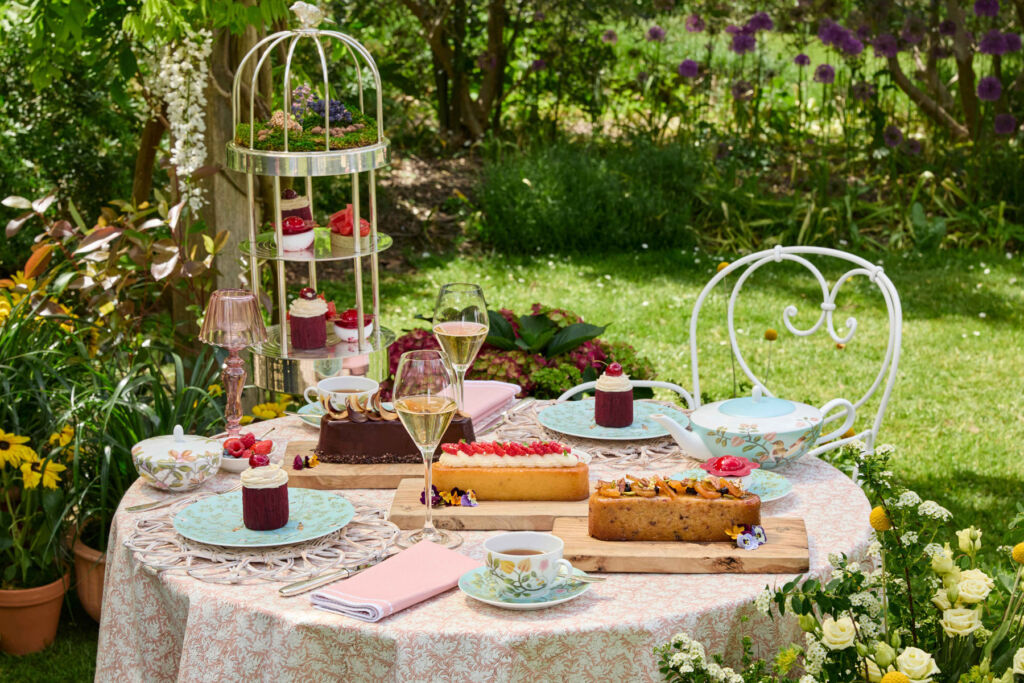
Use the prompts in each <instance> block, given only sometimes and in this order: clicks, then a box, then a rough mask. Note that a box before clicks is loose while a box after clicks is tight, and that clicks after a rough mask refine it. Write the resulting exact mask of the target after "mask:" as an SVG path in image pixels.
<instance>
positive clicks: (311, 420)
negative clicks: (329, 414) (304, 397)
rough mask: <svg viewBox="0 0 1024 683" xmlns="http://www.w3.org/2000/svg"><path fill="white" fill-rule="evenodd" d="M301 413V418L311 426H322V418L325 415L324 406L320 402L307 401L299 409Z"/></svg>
mask: <svg viewBox="0 0 1024 683" xmlns="http://www.w3.org/2000/svg"><path fill="white" fill-rule="evenodd" d="M297 412H298V413H299V419H300V420H302V421H303V422H305V423H306V424H308V425H309V426H310V427H316V428H317V429H319V428H320V418H321V417H323V415H324V413H325V412H326V411H325V410H324V407H323V406H322V405H320V404H319V403H307V404H306V405H304V406H302V407H301V408H299V409H298V411H297Z"/></svg>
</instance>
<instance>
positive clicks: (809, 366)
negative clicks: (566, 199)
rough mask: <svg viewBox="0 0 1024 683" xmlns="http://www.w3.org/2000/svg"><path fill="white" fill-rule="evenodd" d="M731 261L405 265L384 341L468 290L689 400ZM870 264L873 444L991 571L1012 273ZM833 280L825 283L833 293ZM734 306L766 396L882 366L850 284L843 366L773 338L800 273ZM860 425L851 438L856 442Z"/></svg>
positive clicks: (818, 351)
mask: <svg viewBox="0 0 1024 683" xmlns="http://www.w3.org/2000/svg"><path fill="white" fill-rule="evenodd" d="M731 258H733V256H732V255H709V254H705V253H703V252H693V251H689V250H688V251H686V252H681V251H678V250H675V251H662V252H648V251H641V252H639V253H624V254H618V255H612V256H588V257H586V258H582V257H570V256H564V255H553V254H552V255H549V254H539V255H537V256H536V257H533V258H523V257H505V256H495V255H479V254H478V255H459V256H456V255H453V254H444V255H417V256H416V257H415V258H414V262H415V263H416V266H417V267H416V270H415V272H413V273H411V274H402V275H395V274H386V275H384V277H383V281H382V291H381V294H382V300H383V302H384V303H383V310H384V314H383V318H384V320H383V322H384V323H385V324H386V325H389V326H391V327H392V328H393V329H407V328H409V327H412V326H414V325H416V324H417V322H418V321H416V320H414V319H413V316H414V315H415V314H417V313H424V314H429V312H430V308H431V306H432V305H433V297H434V296H435V295H436V292H437V289H438V288H439V287H440V286H441V285H442V284H444V283H445V282H451V281H474V282H479V283H480V284H481V285H483V287H484V290H485V293H486V296H487V300H488V302H489V304H490V305H491V306H494V307H501V306H506V307H511V308H514V309H516V310H524V309H526V308H527V307H528V305H529V304H531V303H533V302H534V301H542V302H545V303H548V304H551V305H554V306H559V307H565V308H571V309H573V310H575V311H576V312H578V313H580V314H582V315H583V316H584V317H585V318H586V319H587V320H588V321H591V322H595V323H599V324H605V323H611V327H609V329H608V331H607V333H606V335H605V336H606V337H607V338H609V339H613V340H624V341H628V342H630V343H632V344H634V345H635V346H636V347H637V348H638V349H639V350H641V351H642V352H643V353H645V354H647V355H648V356H649V357H650V358H651V359H652V360H653V361H654V363H655V367H656V368H657V370H658V376H659V378H660V379H665V380H674V381H678V382H679V383H681V384H682V385H684V386H689V385H690V384H691V381H690V367H689V362H690V361H689V348H688V345H687V336H688V333H687V330H688V326H689V316H690V310H691V308H692V306H693V303H694V301H695V299H696V297H697V294H698V292H699V291H700V288H701V287H702V286H703V285H704V283H706V282H707V281H708V279H710V277H711V276H712V275H713V273H714V272H715V267H716V265H717V264H718V263H719V262H720V261H722V260H731ZM870 258H871V260H872V261H877V260H879V259H880V260H881V261H882V262H883V265H884V267H885V269H886V272H887V273H888V275H889V277H890V278H892V280H893V282H894V283H895V285H896V287H897V289H898V290H899V292H900V296H901V298H902V301H903V310H904V329H903V332H904V337H903V357H902V359H901V362H900V368H899V380H898V383H897V385H896V389H895V391H894V393H893V396H892V400H891V402H890V404H889V409H888V412H887V413H886V417H885V422H884V423H883V426H882V432H881V435H880V442H881V443H887V442H888V443H893V444H895V445H896V446H897V447H898V452H897V457H896V460H895V470H896V472H897V473H898V474H899V476H901V477H902V478H904V480H905V481H906V482H907V484H908V485H909V486H910V487H911V488H913V489H915V490H916V491H917V492H918V493H919V494H920V495H921V496H922V497H924V498H933V499H935V500H936V501H938V502H939V503H940V504H942V505H944V506H946V507H948V508H949V509H950V510H951V511H952V512H953V514H954V521H953V523H952V525H951V526H952V527H953V528H961V527H964V526H967V525H970V524H974V525H976V526H978V527H980V528H982V529H984V531H985V536H984V543H985V552H986V553H987V554H988V555H989V556H990V557H994V555H995V553H996V548H997V547H998V546H999V545H1004V544H1010V543H1013V542H1016V541H1020V540H1022V539H1024V531H1022V530H1020V529H1018V530H1017V531H1016V532H1012V531H1009V530H1007V529H1006V522H1007V520H1008V519H1009V518H1010V517H1011V516H1012V515H1013V513H1014V509H1015V503H1016V502H1017V501H1018V500H1020V499H1021V495H1020V492H1021V489H1022V485H1024V462H1022V459H1021V458H1020V457H1019V454H1020V449H1021V447H1020V444H1021V443H1024V408H1022V398H1021V380H1020V368H1022V367H1024V292H1022V289H1021V284H1022V283H1024V268H1022V265H1021V261H1020V257H1019V255H1014V256H1013V257H1012V258H1011V259H1007V258H1006V257H1005V255H1003V254H978V253H966V252H950V253H941V254H938V255H934V256H929V257H917V256H912V255H908V256H902V255H895V254H883V255H882V256H881V257H879V256H877V255H874V256H871V257H870ZM837 274H838V273H837V271H836V270H835V269H832V270H827V269H826V270H825V275H826V277H829V278H830V279H831V278H834V277H835V276H836V275H837ZM734 281H735V277H733V278H732V279H731V280H730V284H731V282H734ZM322 286H323V287H325V289H327V290H328V293H329V294H330V295H332V296H334V295H336V294H338V293H341V292H348V293H350V292H351V289H350V288H349V287H348V286H347V285H346V284H345V283H344V282H340V281H336V282H333V283H322ZM726 291H727V290H724V289H720V290H719V291H718V293H717V294H716V295H715V296H713V297H712V298H711V299H710V300H709V301H708V303H707V304H706V307H705V313H706V316H707V317H705V318H702V322H703V324H702V326H701V329H700V340H699V343H700V350H701V367H702V380H701V382H702V389H703V390H704V391H706V392H708V393H710V394H711V395H713V396H715V397H725V396H728V395H730V394H731V393H732V391H733V377H732V366H731V363H730V360H729V353H728V346H727V345H726V336H725V327H724V311H725V300H726V296H727V295H726V294H725V292H726ZM744 292H745V295H744V296H742V297H741V298H740V303H739V304H738V306H737V321H738V322H737V327H738V328H739V329H741V330H742V334H740V339H741V342H740V343H741V346H742V348H743V350H744V353H745V354H746V355H747V357H748V360H749V361H750V363H751V365H752V367H754V368H763V367H765V365H766V363H767V360H768V358H767V356H768V351H769V344H768V342H766V341H764V339H763V335H764V330H765V329H766V328H768V327H771V328H774V329H777V330H779V332H780V335H779V340H778V341H776V342H774V344H772V345H771V354H772V358H771V372H770V376H769V378H768V382H767V383H768V385H769V387H770V388H772V390H773V391H774V392H775V393H776V394H778V395H781V396H787V397H791V398H794V399H798V400H803V401H808V402H810V403H813V404H817V405H820V404H822V403H824V402H825V401H826V400H828V399H830V398H834V397H835V396H836V395H842V396H845V397H847V398H853V397H854V396H853V390H852V387H854V386H857V387H861V386H865V383H869V382H870V379H871V378H873V377H874V374H875V373H876V372H877V369H878V367H879V363H880V362H881V353H882V350H883V346H882V342H883V335H884V334H885V328H884V323H885V317H884V316H885V309H884V306H883V304H882V301H881V298H880V295H879V294H878V293H877V290H874V289H873V286H871V285H870V284H868V283H867V282H866V281H865V280H864V279H863V278H858V279H856V280H853V281H851V282H849V283H848V284H846V285H845V286H844V288H843V290H842V292H841V293H840V295H839V297H838V301H837V305H838V309H837V311H836V314H837V315H836V319H837V323H836V324H837V327H838V326H840V325H841V324H842V323H843V322H844V321H845V320H846V318H848V317H850V316H854V317H856V318H857V320H858V329H857V333H856V335H855V336H854V338H853V340H852V341H851V342H850V343H849V344H848V345H847V347H846V348H845V349H842V350H840V349H837V348H836V346H835V344H834V343H833V342H832V341H831V339H829V338H828V337H827V336H823V335H822V334H817V335H815V336H813V337H811V338H803V339H798V338H795V337H793V336H791V335H790V334H788V333H787V332H786V331H785V329H784V327H783V324H782V319H781V315H782V310H783V309H784V308H785V307H786V306H787V305H789V304H794V305H796V306H797V307H798V308H799V309H800V313H799V314H798V316H797V317H796V319H795V324H797V325H798V326H799V327H807V326H808V325H810V324H812V323H813V321H814V320H816V318H817V312H818V304H819V303H820V301H821V299H820V294H819V293H817V292H816V291H815V285H814V283H813V281H812V280H810V278H809V276H808V275H807V274H806V272H805V271H802V270H801V269H800V268H799V267H798V266H793V265H791V264H783V265H782V266H775V265H772V266H767V267H766V268H765V269H763V270H762V271H760V272H759V274H758V275H756V276H754V277H753V278H752V279H751V280H750V281H749V282H748V284H747V286H746V287H745V289H744ZM747 297H749V298H747ZM982 313H984V314H985V315H984V317H981V314H982ZM419 324H422V323H419ZM869 405H871V406H873V405H874V404H869ZM872 414H873V413H872ZM865 419H868V418H867V417H862V418H861V420H860V421H859V422H858V424H857V426H858V427H861V428H863V426H864V425H865V422H864V420H865ZM95 641H96V627H95V625H94V624H92V622H91V621H89V620H88V617H85V616H84V615H83V614H81V612H80V610H79V611H76V612H75V623H74V624H72V623H70V621H69V620H68V619H67V618H65V621H64V623H63V624H62V630H61V634H60V636H59V637H58V641H57V643H56V644H55V645H53V646H52V647H51V648H49V649H48V650H46V651H45V652H43V653H40V654H38V655H33V656H30V657H26V658H23V659H20V660H14V659H13V658H9V657H0V679H2V680H12V681H37V680H45V681H63V680H67V681H85V680H89V679H91V677H92V673H91V672H92V666H93V662H94V659H95Z"/></svg>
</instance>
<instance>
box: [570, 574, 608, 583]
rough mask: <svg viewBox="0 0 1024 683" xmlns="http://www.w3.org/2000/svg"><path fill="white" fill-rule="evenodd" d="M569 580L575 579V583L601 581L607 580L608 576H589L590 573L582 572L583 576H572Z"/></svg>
mask: <svg viewBox="0 0 1024 683" xmlns="http://www.w3.org/2000/svg"><path fill="white" fill-rule="evenodd" d="M569 580H570V581H575V582H576V583H601V582H602V581H607V580H608V577H606V576H591V575H590V574H584V575H583V576H572V577H570V578H569Z"/></svg>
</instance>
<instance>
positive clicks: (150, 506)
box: [125, 483, 242, 512]
mask: <svg viewBox="0 0 1024 683" xmlns="http://www.w3.org/2000/svg"><path fill="white" fill-rule="evenodd" d="M240 488H242V484H241V483H238V484H235V485H234V486H232V487H231V488H229V489H227V490H226V491H219V492H217V493H215V494H213V495H216V496H222V495H224V494H225V493H231V492H232V491H237V490H238V489H240ZM187 497H188V496H181V497H179V498H172V499H171V500H157V501H153V502H152V503H142V504H140V505H132V506H131V507H126V508H125V511H126V512H143V511H146V510H156V509H158V508H162V507H168V506H170V505H174V504H175V503H180V502H181V501H183V500H185V499H186V498H187Z"/></svg>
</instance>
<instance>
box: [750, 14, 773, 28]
mask: <svg viewBox="0 0 1024 683" xmlns="http://www.w3.org/2000/svg"><path fill="white" fill-rule="evenodd" d="M747 26H748V27H750V28H752V29H754V30H755V31H771V30H772V29H773V28H775V22H774V21H772V18H771V17H769V16H768V13H767V12H758V13H757V14H755V15H754V16H752V17H750V21H748V22H747Z"/></svg>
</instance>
